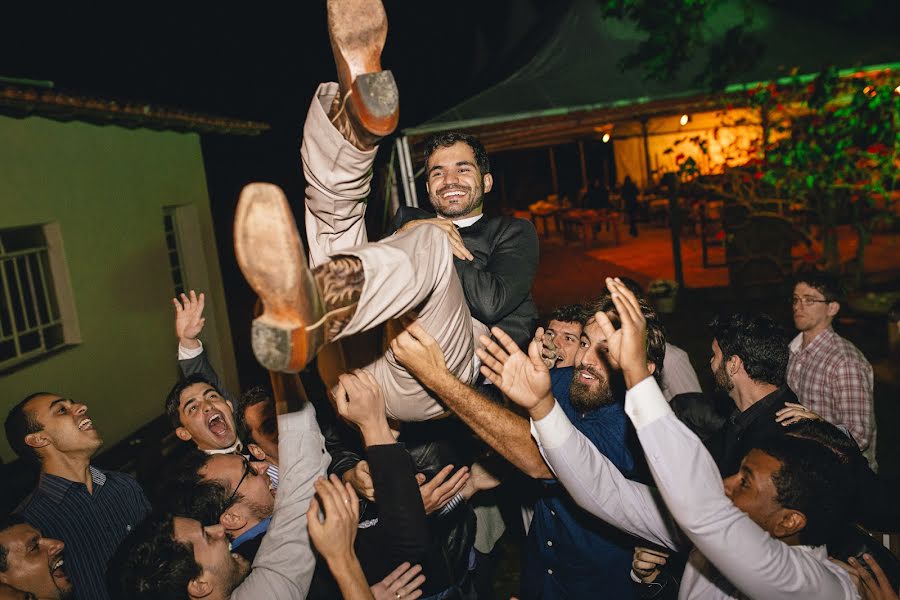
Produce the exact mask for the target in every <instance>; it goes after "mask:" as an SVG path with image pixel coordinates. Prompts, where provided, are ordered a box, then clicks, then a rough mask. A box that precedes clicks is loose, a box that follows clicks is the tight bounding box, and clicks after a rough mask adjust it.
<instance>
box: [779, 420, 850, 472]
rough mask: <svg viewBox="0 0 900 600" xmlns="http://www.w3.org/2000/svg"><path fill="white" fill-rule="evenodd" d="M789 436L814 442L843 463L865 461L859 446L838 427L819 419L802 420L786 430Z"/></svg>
mask: <svg viewBox="0 0 900 600" xmlns="http://www.w3.org/2000/svg"><path fill="white" fill-rule="evenodd" d="M784 429H785V433H786V434H787V435H790V436H793V437H798V438H804V439H807V440H813V441H815V442H818V443H820V444H822V445H823V446H825V447H826V448H828V449H829V450H831V451H832V452H834V453H835V454H836V455H837V456H838V457H839V458H840V459H841V460H842V461H844V462H847V463H849V462H852V461H853V460H855V459H861V460H865V457H864V456H863V454H862V452H860V450H859V446H857V445H856V442H854V441H853V438H851V437H850V436H849V435H847V434H846V433H844V432H843V431H841V429H840V428H839V427H838V426H837V425H833V424H831V423H829V422H828V421H820V420H818V419H800V420H799V421H797V422H796V423H792V424H790V425H788V426H786V427H785V428H784Z"/></svg>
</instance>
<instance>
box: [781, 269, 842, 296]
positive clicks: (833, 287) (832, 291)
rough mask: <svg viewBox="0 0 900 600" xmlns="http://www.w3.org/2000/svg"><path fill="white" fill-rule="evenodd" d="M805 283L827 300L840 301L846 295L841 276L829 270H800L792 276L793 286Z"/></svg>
mask: <svg viewBox="0 0 900 600" xmlns="http://www.w3.org/2000/svg"><path fill="white" fill-rule="evenodd" d="M799 283H805V284H806V285H808V286H809V287H811V288H813V289H815V290H818V291H819V292H820V293H821V294H822V296H824V297H825V299H826V300H827V301H829V302H838V303H842V302H843V301H844V296H845V295H846V289H845V288H844V284H843V282H842V281H841V278H840V277H839V276H838V275H837V274H835V273H832V272H831V271H806V272H800V273H798V274H797V275H796V276H795V277H794V285H793V287H797V284H799Z"/></svg>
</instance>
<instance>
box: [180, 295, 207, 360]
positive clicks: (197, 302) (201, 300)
mask: <svg viewBox="0 0 900 600" xmlns="http://www.w3.org/2000/svg"><path fill="white" fill-rule="evenodd" d="M205 303H206V296H205V295H204V294H203V293H202V292H201V293H200V295H199V296H197V294H196V293H195V292H194V290H191V291H190V295H189V296H188V295H187V294H181V301H179V299H178V298H172V304H174V305H175V335H176V336H178V343H179V344H181V345H182V346H183V347H185V348H198V347H199V346H200V342H198V341H197V337H198V336H199V335H200V332H201V331H203V325H204V324H205V323H206V319H205V318H204V317H203V306H204V304H205Z"/></svg>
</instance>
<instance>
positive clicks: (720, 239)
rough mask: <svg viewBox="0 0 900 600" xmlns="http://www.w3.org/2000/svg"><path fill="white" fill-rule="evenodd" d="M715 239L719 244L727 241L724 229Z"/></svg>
mask: <svg viewBox="0 0 900 600" xmlns="http://www.w3.org/2000/svg"><path fill="white" fill-rule="evenodd" d="M715 239H716V241H717V242H721V241H722V240H724V239H725V231H724V230H722V229H720V230H719V231H717V232H716V235H715Z"/></svg>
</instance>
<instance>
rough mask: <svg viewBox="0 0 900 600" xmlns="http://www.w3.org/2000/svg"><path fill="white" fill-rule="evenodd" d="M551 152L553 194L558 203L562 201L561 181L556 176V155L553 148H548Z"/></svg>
mask: <svg viewBox="0 0 900 600" xmlns="http://www.w3.org/2000/svg"><path fill="white" fill-rule="evenodd" d="M548 150H550V181H551V185H552V186H553V193H554V194H556V199H557V200H558V201H560V202H561V201H562V199H561V198H560V197H559V181H558V180H557V176H556V155H555V154H554V153H553V146H550V147H549V148H548Z"/></svg>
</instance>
